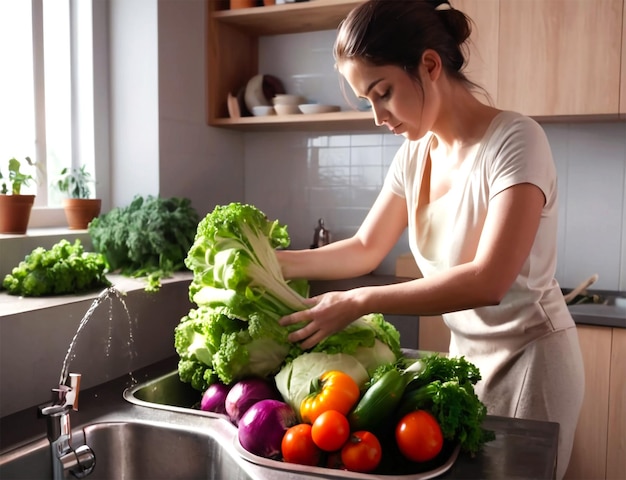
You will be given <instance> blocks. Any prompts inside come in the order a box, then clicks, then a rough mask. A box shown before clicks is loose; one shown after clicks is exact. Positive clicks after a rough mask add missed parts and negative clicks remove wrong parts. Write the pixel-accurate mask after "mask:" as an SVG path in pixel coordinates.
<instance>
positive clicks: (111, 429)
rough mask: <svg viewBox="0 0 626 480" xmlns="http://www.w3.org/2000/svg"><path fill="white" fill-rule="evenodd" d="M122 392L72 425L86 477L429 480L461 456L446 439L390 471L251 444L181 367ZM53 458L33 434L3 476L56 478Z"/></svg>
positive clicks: (5, 462)
mask: <svg viewBox="0 0 626 480" xmlns="http://www.w3.org/2000/svg"><path fill="white" fill-rule="evenodd" d="M123 396H124V399H125V400H126V402H124V400H122V399H120V400H121V401H122V402H124V405H125V408H124V407H118V408H117V409H116V410H115V411H114V412H112V413H108V414H105V415H104V416H101V417H97V418H96V419H94V420H93V421H90V422H89V423H86V424H84V425H82V426H77V427H75V428H73V429H72V445H73V447H74V448H77V447H78V446H80V445H85V444H86V445H88V446H89V447H90V448H91V449H92V450H93V452H94V454H95V457H96V465H95V468H94V470H93V472H92V473H91V474H90V475H88V476H87V477H85V478H87V479H88V480H101V479H106V480H111V479H125V480H144V479H150V480H152V479H167V480H177V479H181V480H182V479H185V480H188V479H196V478H198V479H200V478H201V479H218V480H225V479H228V480H244V479H254V480H294V479H299V478H320V477H322V478H330V479H337V480H344V479H362V480H371V479H373V478H381V477H382V478H385V479H386V480H427V479H431V478H435V477H437V476H440V475H442V474H443V473H445V472H447V471H448V470H449V469H451V468H452V467H453V465H454V463H455V461H456V459H457V457H458V455H459V447H458V446H454V445H448V444H446V446H445V447H444V450H443V451H442V453H441V454H440V456H439V457H437V459H435V460H433V461H432V462H428V463H427V464H423V465H417V464H413V465H411V466H409V467H408V468H407V466H406V465H401V466H400V467H398V466H397V465H394V468H393V472H389V473H388V474H387V473H385V474H384V475H369V474H362V473H356V472H348V471H345V470H338V469H330V468H323V467H310V466H304V465H296V464H291V463H285V462H281V461H277V460H271V459H268V458H263V457H259V456H257V455H253V454H251V453H249V452H247V451H245V450H244V449H243V448H242V447H241V445H240V444H239V442H238V439H237V427H235V426H234V425H233V424H232V423H231V422H230V421H229V420H228V418H227V417H226V416H224V415H219V414H215V413H211V412H203V411H201V410H199V409H198V405H199V401H200V398H201V394H200V393H199V392H198V391H196V390H194V389H192V388H191V386H190V385H189V384H186V383H183V382H181V381H180V379H179V377H178V371H177V370H174V371H171V372H169V373H167V374H165V375H162V376H159V377H156V378H155V379H153V380H148V381H146V382H145V383H142V384H139V385H134V386H133V387H131V388H127V389H126V390H125V391H124V395H123ZM51 464H52V459H51V452H50V444H49V443H48V441H47V439H45V438H43V439H40V440H35V441H33V442H31V443H28V444H26V445H22V446H18V447H16V448H14V449H13V450H9V451H6V452H3V453H2V454H0V479H3V480H5V479H6V480H32V479H38V480H47V479H51V478H52V467H51Z"/></svg>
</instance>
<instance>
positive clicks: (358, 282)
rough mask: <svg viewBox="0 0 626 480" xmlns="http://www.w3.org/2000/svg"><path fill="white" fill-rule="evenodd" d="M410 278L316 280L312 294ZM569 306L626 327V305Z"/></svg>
mask: <svg viewBox="0 0 626 480" xmlns="http://www.w3.org/2000/svg"><path fill="white" fill-rule="evenodd" d="M409 280H412V279H411V278H406V277H396V276H393V275H364V276H362V277H357V278H352V279H346V280H324V281H322V280H316V281H311V282H310V285H311V296H314V295H319V294H320V293H323V292H329V291H333V290H349V289H352V288H357V287H365V286H377V285H389V284H394V283H401V282H406V281H409ZM588 294H589V295H593V294H598V295H601V296H605V297H608V298H610V299H614V298H626V292H619V291H607V290H589V291H588ZM611 303H613V300H611ZM568 308H569V311H570V313H571V314H572V317H573V318H574V322H576V324H581V325H595V326H601V327H615V328H626V306H621V305H615V304H610V305H600V304H591V303H588V304H580V305H570V306H569V307H568Z"/></svg>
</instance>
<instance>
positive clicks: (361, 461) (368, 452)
mask: <svg viewBox="0 0 626 480" xmlns="http://www.w3.org/2000/svg"><path fill="white" fill-rule="evenodd" d="M382 457H383V449H382V447H381V445H380V442H379V441H378V438H377V437H376V435H374V434H373V433H371V432H367V431H364V430H361V431H358V432H354V433H352V434H351V435H350V438H349V439H348V441H347V442H346V443H345V444H344V445H343V447H342V448H341V462H342V463H343V465H344V466H345V467H346V468H347V469H348V470H351V471H353V472H361V473H367V472H371V471H372V470H374V469H375V468H376V467H377V466H378V464H379V463H380V460H381V459H382Z"/></svg>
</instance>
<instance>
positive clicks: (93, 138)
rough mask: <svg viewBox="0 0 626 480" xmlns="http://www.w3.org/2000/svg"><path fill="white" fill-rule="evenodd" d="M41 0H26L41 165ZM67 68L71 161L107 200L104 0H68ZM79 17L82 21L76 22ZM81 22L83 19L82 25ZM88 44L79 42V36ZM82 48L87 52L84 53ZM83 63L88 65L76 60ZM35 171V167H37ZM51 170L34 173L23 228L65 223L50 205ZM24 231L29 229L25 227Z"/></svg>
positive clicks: (58, 210) (44, 156)
mask: <svg viewBox="0 0 626 480" xmlns="http://www.w3.org/2000/svg"><path fill="white" fill-rule="evenodd" d="M43 1H44V0H31V2H32V18H33V24H32V25H33V76H34V100H35V135H36V138H37V141H36V142H35V155H36V158H37V161H38V162H39V161H41V162H42V164H43V165H44V168H45V166H46V165H47V164H48V162H47V145H46V143H47V142H46V138H47V137H46V110H45V93H44V92H45V74H44V65H45V64H44V38H43ZM69 10H70V12H69V14H70V22H69V24H70V69H71V73H70V76H71V79H72V81H71V99H72V106H71V111H72V120H71V136H72V138H71V144H72V160H71V162H72V166H74V167H79V166H81V165H82V164H86V165H87V166H88V170H90V171H91V173H92V175H93V176H94V178H95V179H96V183H95V185H94V186H93V187H94V188H93V191H92V197H97V198H100V199H102V203H103V206H105V205H108V204H109V203H110V189H109V185H110V160H109V159H110V145H109V101H108V100H109V80H108V78H109V31H108V27H109V22H108V2H103V1H98V0H69ZM81 22H83V23H82V24H81ZM84 22H88V25H85V24H84ZM80 41H82V42H86V43H87V44H90V45H91V47H90V48H89V49H88V50H87V52H86V51H85V49H79V48H78V42H80ZM85 52H86V54H85ZM81 62H82V65H83V66H84V65H88V67H89V68H88V70H84V67H83V68H82V72H81V69H80V68H79V65H81ZM38 175H39V172H38ZM53 175H54V172H50V171H46V172H45V173H44V174H43V176H42V178H40V179H39V177H38V184H37V196H36V200H35V205H34V207H33V209H32V212H31V216H30V221H29V224H28V228H29V230H30V229H34V228H36V229H39V228H52V227H66V226H67V221H66V219H65V214H64V212H63V207H62V205H50V204H49V203H48V202H49V195H48V193H49V188H50V183H51V179H52V178H53ZM27 233H28V232H27Z"/></svg>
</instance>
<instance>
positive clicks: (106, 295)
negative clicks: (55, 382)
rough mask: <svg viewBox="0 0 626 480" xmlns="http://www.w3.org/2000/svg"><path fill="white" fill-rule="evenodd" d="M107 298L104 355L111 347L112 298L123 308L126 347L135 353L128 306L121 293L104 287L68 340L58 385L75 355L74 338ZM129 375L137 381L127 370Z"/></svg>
mask: <svg viewBox="0 0 626 480" xmlns="http://www.w3.org/2000/svg"><path fill="white" fill-rule="evenodd" d="M107 299H108V300H109V302H110V303H109V338H108V340H107V347H106V355H107V356H109V350H110V348H111V335H110V333H111V322H112V320H113V300H115V299H117V300H118V301H119V302H120V304H121V305H122V307H123V308H124V312H125V313H126V317H127V318H128V349H129V352H130V355H131V357H133V356H134V355H135V351H134V349H133V347H134V343H135V339H134V337H133V322H132V319H131V316H130V313H129V312H128V307H127V306H126V302H125V301H124V298H123V295H122V293H120V291H119V290H117V289H116V288H115V287H109V288H106V289H105V290H103V291H102V292H101V293H100V295H98V297H97V298H96V299H95V300H94V301H93V303H92V304H91V306H90V307H89V309H88V310H87V312H86V313H85V315H84V316H83V318H82V320H81V321H80V323H79V324H78V329H77V330H76V333H75V334H74V338H72V341H71V342H70V346H69V348H68V349H67V353H66V354H65V359H64V360H63V368H61V377H60V379H59V385H65V382H66V381H67V377H68V375H69V367H70V362H71V361H72V359H73V358H74V357H75V355H73V352H74V347H75V345H76V340H77V339H78V335H79V334H80V332H81V331H82V330H83V328H84V327H85V325H87V323H88V322H89V319H90V318H91V317H92V315H93V313H94V311H95V310H96V309H97V308H98V307H99V306H100V305H102V303H103V302H104V301H105V300H107ZM129 375H130V376H131V379H132V381H133V383H137V381H136V380H135V379H134V377H133V374H132V372H129Z"/></svg>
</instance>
